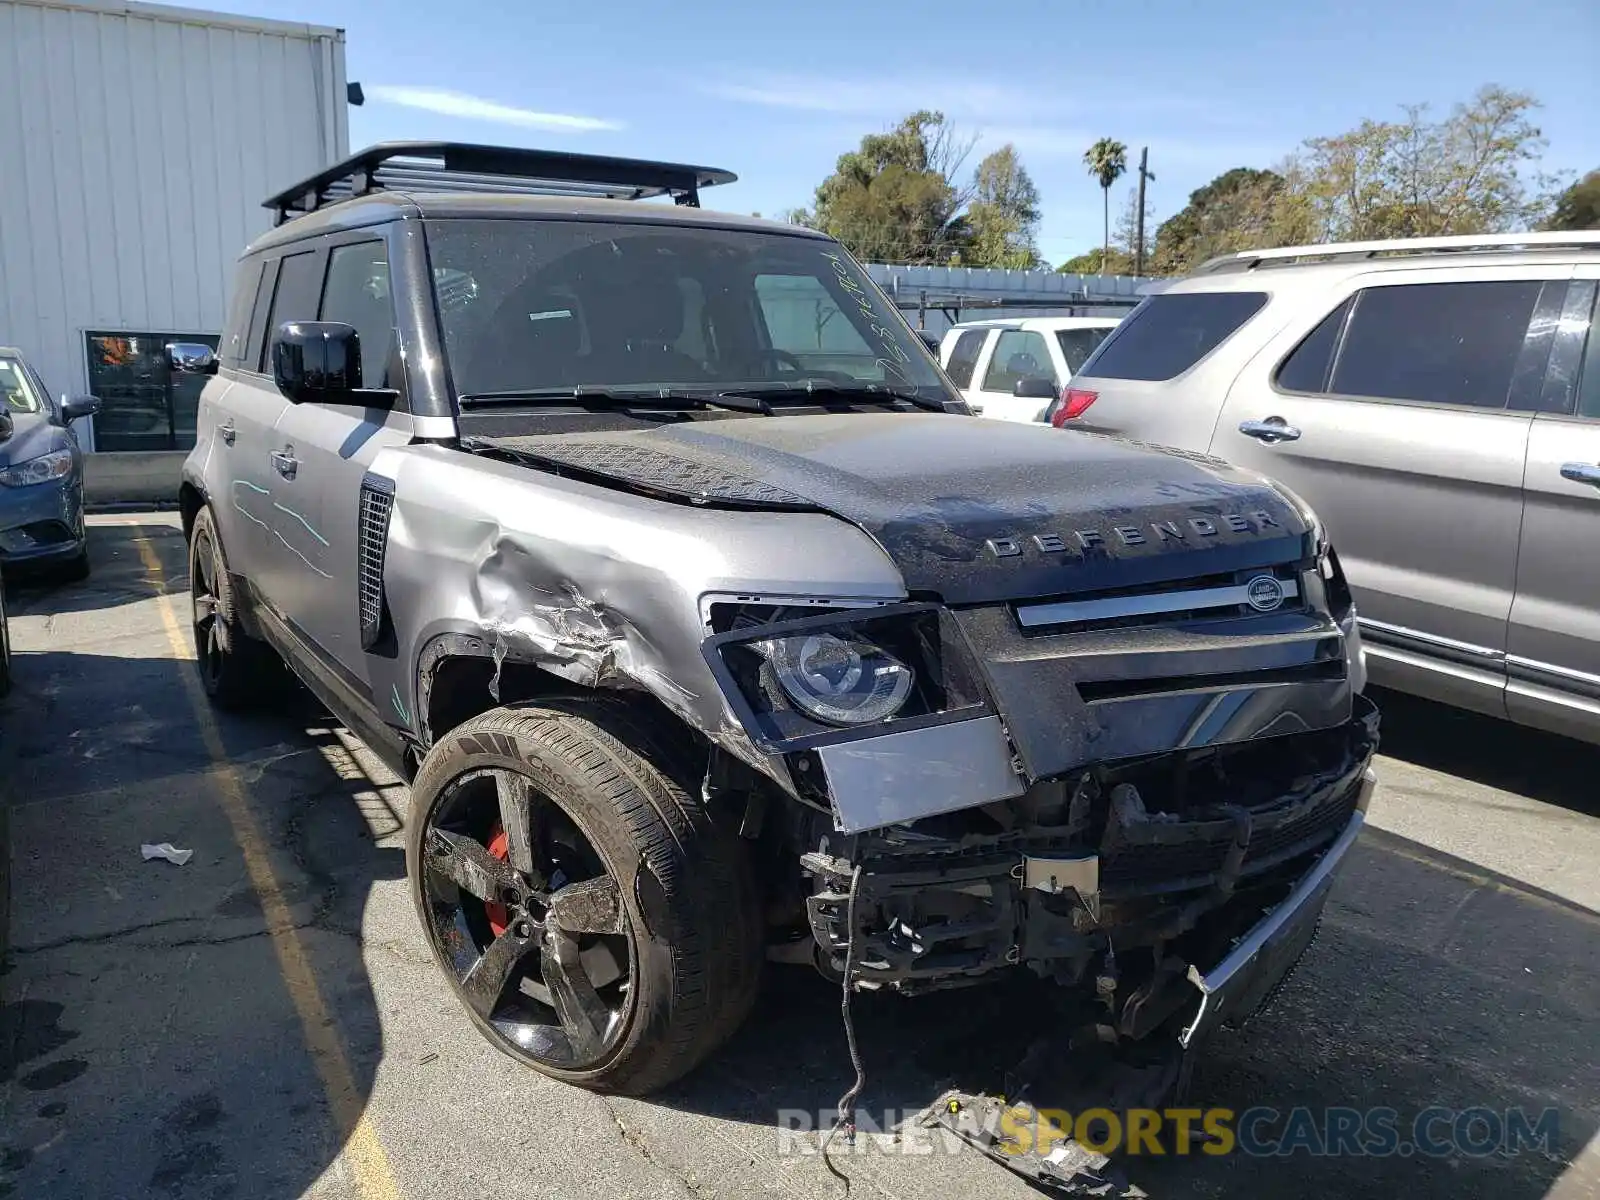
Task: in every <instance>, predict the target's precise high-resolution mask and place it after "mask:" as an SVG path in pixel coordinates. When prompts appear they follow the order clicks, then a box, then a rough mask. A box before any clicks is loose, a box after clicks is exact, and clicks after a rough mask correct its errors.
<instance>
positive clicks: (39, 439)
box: [0, 412, 67, 467]
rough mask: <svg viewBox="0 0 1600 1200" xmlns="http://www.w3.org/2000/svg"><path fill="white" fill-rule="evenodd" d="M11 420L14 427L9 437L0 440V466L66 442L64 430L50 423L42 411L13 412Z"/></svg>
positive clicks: (48, 450)
mask: <svg viewBox="0 0 1600 1200" xmlns="http://www.w3.org/2000/svg"><path fill="white" fill-rule="evenodd" d="M11 420H12V423H13V425H14V427H15V428H14V431H13V433H12V434H11V436H10V437H9V438H7V439H6V440H5V441H3V442H0V467H10V466H14V465H16V464H17V463H23V462H27V461H28V460H29V459H30V458H38V457H39V456H40V455H41V454H49V453H50V451H52V450H60V449H62V448H63V447H64V446H66V444H67V435H66V431H65V430H64V429H62V428H61V426H59V425H52V424H51V423H50V418H49V417H48V416H46V415H45V414H44V413H18V412H14V413H12V414H11Z"/></svg>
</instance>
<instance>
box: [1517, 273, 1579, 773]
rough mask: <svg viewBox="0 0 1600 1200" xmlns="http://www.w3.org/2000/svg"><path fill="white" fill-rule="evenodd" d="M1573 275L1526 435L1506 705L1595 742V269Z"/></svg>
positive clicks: (1519, 713)
mask: <svg viewBox="0 0 1600 1200" xmlns="http://www.w3.org/2000/svg"><path fill="white" fill-rule="evenodd" d="M1579 273H1580V275H1581V274H1587V275H1588V278H1579V279H1575V280H1574V281H1573V283H1572V285H1571V288H1570V289H1569V290H1568V292H1567V297H1566V305H1565V306H1564V311H1563V312H1562V314H1561V320H1560V324H1559V327H1558V329H1557V331H1556V332H1555V333H1554V335H1553V338H1552V341H1553V343H1554V344H1553V345H1552V347H1551V351H1550V369H1549V372H1548V374H1547V375H1546V380H1545V388H1544V394H1543V397H1542V400H1543V402H1542V403H1541V405H1540V408H1541V409H1543V410H1544V411H1542V412H1541V413H1540V414H1539V415H1538V416H1537V417H1535V418H1534V421H1533V430H1532V433H1531V434H1530V436H1529V438H1528V462H1527V472H1526V475H1525V477H1524V497H1525V504H1526V509H1525V511H1524V514H1523V519H1522V548H1521V552H1520V553H1519V555H1518V558H1517V595H1516V600H1515V602H1514V603H1513V604H1512V606H1511V624H1510V628H1509V630H1508V631H1507V635H1506V638H1507V642H1506V652H1507V659H1506V667H1507V673H1508V675H1509V677H1510V678H1509V683H1508V686H1507V695H1506V704H1507V707H1508V708H1509V709H1510V711H1511V716H1512V717H1513V718H1515V719H1517V720H1520V721H1525V722H1528V723H1529V724H1534V725H1541V726H1544V727H1546V728H1553V729H1557V730H1560V731H1562V732H1566V733H1571V734H1575V735H1577V736H1580V737H1584V738H1586V739H1588V740H1589V741H1600V603H1597V598H1600V557H1597V556H1596V555H1595V554H1594V553H1593V547H1594V546H1595V545H1596V544H1600V329H1597V328H1596V327H1595V325H1594V324H1592V323H1591V319H1590V318H1591V314H1592V313H1593V312H1594V311H1595V294H1596V290H1597V287H1600V279H1597V278H1596V277H1597V276H1600V268H1595V267H1589V268H1580V272H1579ZM1580 364H1581V369H1580Z"/></svg>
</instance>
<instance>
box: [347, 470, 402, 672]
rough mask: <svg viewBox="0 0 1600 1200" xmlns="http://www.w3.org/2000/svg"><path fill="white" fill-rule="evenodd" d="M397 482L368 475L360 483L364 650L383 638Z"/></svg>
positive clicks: (359, 559)
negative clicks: (385, 560)
mask: <svg viewBox="0 0 1600 1200" xmlns="http://www.w3.org/2000/svg"><path fill="white" fill-rule="evenodd" d="M393 509H394V481H393V480H392V479H385V478H384V477H383V476H381V475H368V476H366V477H365V478H363V479H362V481H361V508H360V514H361V515H360V525H359V530H358V537H357V546H356V592H357V601H358V604H359V606H360V610H361V648H362V649H364V650H371V649H372V648H373V647H374V646H376V645H377V644H378V641H379V639H381V638H382V637H383V634H384V629H385V626H386V624H387V611H386V607H385V604H384V596H383V556H384V551H385V549H386V548H387V546H388V544H389V514H390V513H391V512H392V511H393Z"/></svg>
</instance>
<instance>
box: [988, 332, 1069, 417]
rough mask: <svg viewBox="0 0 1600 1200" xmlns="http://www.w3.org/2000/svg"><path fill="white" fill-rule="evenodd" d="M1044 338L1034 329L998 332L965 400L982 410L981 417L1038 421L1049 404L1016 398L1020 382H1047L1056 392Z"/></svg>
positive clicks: (1048, 352) (1059, 387) (1055, 382)
mask: <svg viewBox="0 0 1600 1200" xmlns="http://www.w3.org/2000/svg"><path fill="white" fill-rule="evenodd" d="M1044 339H1045V335H1044V334H1042V333H1040V332H1039V331H1038V330H1036V329H1002V330H1001V331H1000V334H999V336H998V337H997V338H995V340H994V345H993V348H992V349H991V350H990V352H989V358H988V362H987V363H985V364H983V366H982V374H981V375H980V376H979V377H978V381H977V387H976V388H975V389H974V390H973V391H972V392H970V393H968V396H969V398H970V400H971V402H972V403H973V404H974V405H976V406H978V407H980V408H981V409H982V415H983V416H985V417H998V418H999V419H1000V420H1002V421H1041V420H1043V419H1044V411H1045V409H1047V408H1048V407H1049V406H1050V401H1049V400H1041V399H1039V398H1038V397H1032V398H1026V397H1021V396H1018V395H1016V392H1015V388H1016V386H1017V384H1019V383H1021V382H1022V381H1023V380H1024V379H1044V380H1048V381H1049V383H1050V385H1051V387H1052V388H1053V389H1054V390H1055V391H1056V392H1059V391H1060V390H1061V382H1060V381H1059V380H1057V379H1056V369H1055V367H1054V366H1053V365H1052V363H1051V359H1050V347H1049V346H1048V345H1046V344H1045V340H1044Z"/></svg>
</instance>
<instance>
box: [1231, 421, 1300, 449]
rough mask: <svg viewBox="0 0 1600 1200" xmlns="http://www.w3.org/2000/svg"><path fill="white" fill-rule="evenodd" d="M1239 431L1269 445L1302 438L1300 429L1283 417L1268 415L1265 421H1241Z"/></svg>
mask: <svg viewBox="0 0 1600 1200" xmlns="http://www.w3.org/2000/svg"><path fill="white" fill-rule="evenodd" d="M1239 432H1240V433H1242V434H1244V435H1245V437H1253V438H1255V439H1256V440H1257V441H1258V442H1265V443H1266V444H1267V445H1269V446H1272V445H1276V444H1277V443H1278V442H1294V441H1298V440H1299V438H1300V431H1299V430H1298V429H1296V428H1295V427H1294V426H1293V425H1291V424H1289V422H1287V421H1285V420H1284V419H1283V418H1282V417H1268V418H1267V419H1266V420H1265V421H1240V422H1239Z"/></svg>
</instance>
